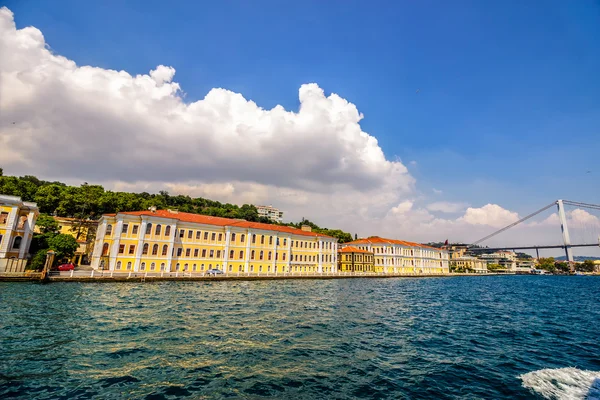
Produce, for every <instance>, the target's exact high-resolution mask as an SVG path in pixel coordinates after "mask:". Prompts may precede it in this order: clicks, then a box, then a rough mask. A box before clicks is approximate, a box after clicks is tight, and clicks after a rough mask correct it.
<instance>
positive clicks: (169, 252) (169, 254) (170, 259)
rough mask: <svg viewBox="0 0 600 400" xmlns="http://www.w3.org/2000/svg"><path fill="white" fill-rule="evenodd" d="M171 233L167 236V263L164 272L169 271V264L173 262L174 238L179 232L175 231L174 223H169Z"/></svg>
mask: <svg viewBox="0 0 600 400" xmlns="http://www.w3.org/2000/svg"><path fill="white" fill-rule="evenodd" d="M171 235H172V236H171V237H170V238H169V248H168V249H167V265H166V266H165V272H171V264H172V263H173V249H174V248H175V238H178V237H179V232H177V224H176V223H173V224H171ZM159 268H160V267H159Z"/></svg>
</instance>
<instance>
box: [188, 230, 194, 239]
mask: <svg viewBox="0 0 600 400" xmlns="http://www.w3.org/2000/svg"><path fill="white" fill-rule="evenodd" d="M193 234H194V231H192V230H189V231H188V239H191V238H192V235H193Z"/></svg>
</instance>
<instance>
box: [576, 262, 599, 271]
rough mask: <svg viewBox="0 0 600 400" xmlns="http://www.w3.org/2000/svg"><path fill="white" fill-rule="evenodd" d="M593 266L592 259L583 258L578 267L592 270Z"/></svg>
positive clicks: (582, 269)
mask: <svg viewBox="0 0 600 400" xmlns="http://www.w3.org/2000/svg"><path fill="white" fill-rule="evenodd" d="M594 266H595V265H594V261H593V260H585V261H584V262H583V263H581V264H579V267H578V269H579V270H580V271H583V272H594Z"/></svg>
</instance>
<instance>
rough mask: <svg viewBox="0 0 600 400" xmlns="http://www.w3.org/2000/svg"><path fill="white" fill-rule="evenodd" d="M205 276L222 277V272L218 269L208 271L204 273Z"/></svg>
mask: <svg viewBox="0 0 600 400" xmlns="http://www.w3.org/2000/svg"><path fill="white" fill-rule="evenodd" d="M206 275H223V271H221V270H220V269H216V268H213V269H209V270H207V271H206Z"/></svg>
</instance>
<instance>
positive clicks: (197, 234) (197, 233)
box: [196, 231, 202, 240]
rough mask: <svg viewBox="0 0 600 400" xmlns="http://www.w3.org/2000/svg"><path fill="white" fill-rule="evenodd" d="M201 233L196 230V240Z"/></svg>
mask: <svg viewBox="0 0 600 400" xmlns="http://www.w3.org/2000/svg"><path fill="white" fill-rule="evenodd" d="M201 234H202V232H200V231H196V240H200V235H201Z"/></svg>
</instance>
